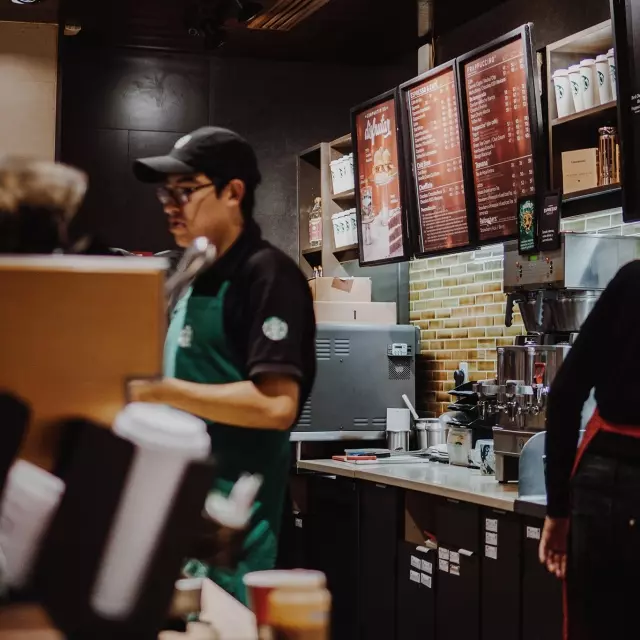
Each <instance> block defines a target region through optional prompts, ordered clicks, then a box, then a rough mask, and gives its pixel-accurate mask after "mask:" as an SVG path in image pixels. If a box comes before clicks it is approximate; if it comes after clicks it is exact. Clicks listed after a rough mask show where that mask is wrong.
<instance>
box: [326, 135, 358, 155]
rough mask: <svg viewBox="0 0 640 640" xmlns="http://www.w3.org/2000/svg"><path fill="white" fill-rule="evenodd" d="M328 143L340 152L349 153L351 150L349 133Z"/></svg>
mask: <svg viewBox="0 0 640 640" xmlns="http://www.w3.org/2000/svg"><path fill="white" fill-rule="evenodd" d="M329 145H330V146H331V148H332V149H336V150H337V151H341V152H342V153H351V151H352V150H353V141H352V140H351V134H350V133H348V134H347V135H345V136H342V137H341V138H338V139H337V140H334V141H333V142H330V143H329Z"/></svg>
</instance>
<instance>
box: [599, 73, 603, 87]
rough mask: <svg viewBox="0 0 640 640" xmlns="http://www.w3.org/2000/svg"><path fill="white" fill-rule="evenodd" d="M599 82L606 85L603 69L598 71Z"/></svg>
mask: <svg viewBox="0 0 640 640" xmlns="http://www.w3.org/2000/svg"><path fill="white" fill-rule="evenodd" d="M598 84H599V85H600V86H601V87H603V86H604V73H602V71H598Z"/></svg>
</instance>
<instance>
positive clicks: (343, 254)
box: [333, 242, 359, 262]
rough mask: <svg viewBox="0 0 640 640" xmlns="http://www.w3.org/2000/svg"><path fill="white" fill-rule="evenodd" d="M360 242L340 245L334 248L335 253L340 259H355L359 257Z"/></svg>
mask: <svg viewBox="0 0 640 640" xmlns="http://www.w3.org/2000/svg"><path fill="white" fill-rule="evenodd" d="M358 251H359V247H358V243H357V242H356V243H354V244H348V245H347V246H346V247H340V248H339V249H334V250H333V255H334V256H335V257H336V258H337V259H338V260H339V261H340V262H343V261H346V260H355V259H357V258H358Z"/></svg>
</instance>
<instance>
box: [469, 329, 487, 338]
mask: <svg viewBox="0 0 640 640" xmlns="http://www.w3.org/2000/svg"><path fill="white" fill-rule="evenodd" d="M485 334H486V330H485V329H482V328H480V329H469V337H470V338H484V336H485Z"/></svg>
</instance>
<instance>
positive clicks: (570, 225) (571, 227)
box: [561, 220, 587, 232]
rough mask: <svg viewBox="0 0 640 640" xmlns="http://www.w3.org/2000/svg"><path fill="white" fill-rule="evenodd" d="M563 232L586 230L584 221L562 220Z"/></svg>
mask: <svg viewBox="0 0 640 640" xmlns="http://www.w3.org/2000/svg"><path fill="white" fill-rule="evenodd" d="M561 226H562V230H563V231H569V232H581V231H585V230H586V228H587V225H586V221H585V220H563V221H562V223H561Z"/></svg>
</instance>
